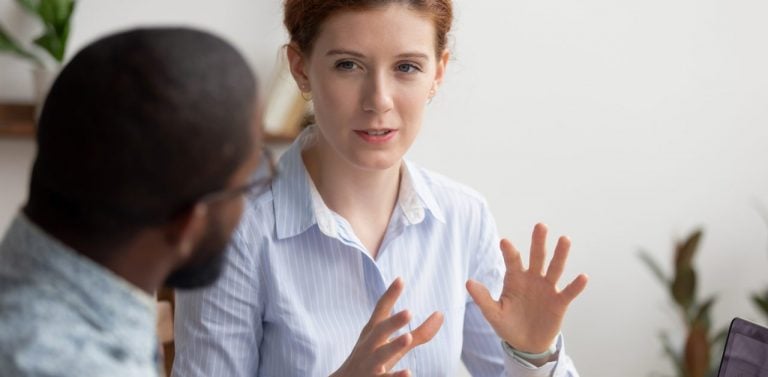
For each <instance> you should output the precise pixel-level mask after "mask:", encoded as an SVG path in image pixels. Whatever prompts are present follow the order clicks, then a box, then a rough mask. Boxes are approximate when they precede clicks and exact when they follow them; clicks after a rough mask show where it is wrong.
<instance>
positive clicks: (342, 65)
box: [336, 60, 357, 71]
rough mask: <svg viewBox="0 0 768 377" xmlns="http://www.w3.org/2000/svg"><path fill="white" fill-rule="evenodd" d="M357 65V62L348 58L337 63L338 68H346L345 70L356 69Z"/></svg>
mask: <svg viewBox="0 0 768 377" xmlns="http://www.w3.org/2000/svg"><path fill="white" fill-rule="evenodd" d="M356 66H357V64H355V63H354V62H351V61H348V60H347V61H341V62H338V63H336V68H338V69H341V70H344V71H351V70H353V69H355V67H356Z"/></svg>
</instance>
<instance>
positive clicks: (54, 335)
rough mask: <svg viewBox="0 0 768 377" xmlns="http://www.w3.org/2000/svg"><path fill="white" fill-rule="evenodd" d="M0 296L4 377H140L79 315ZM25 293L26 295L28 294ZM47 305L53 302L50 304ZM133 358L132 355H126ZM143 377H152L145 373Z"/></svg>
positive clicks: (41, 301) (56, 305) (38, 300)
mask: <svg viewBox="0 0 768 377" xmlns="http://www.w3.org/2000/svg"><path fill="white" fill-rule="evenodd" d="M16 287H17V288H16V290H17V291H19V292H20V293H24V294H23V295H14V294H9V290H7V289H5V288H3V289H2V290H0V323H2V324H3V326H0V370H1V371H3V374H2V375H3V376H24V377H32V376H35V377H38V376H39V377H43V376H59V377H69V376H72V377H74V376H78V377H82V376H107V375H109V376H113V375H114V376H118V375H119V376H134V375H135V376H139V375H142V374H138V373H129V374H124V373H123V372H122V371H125V370H133V369H136V367H137V366H138V365H133V366H131V365H130V364H132V363H131V362H130V360H127V359H123V358H121V355H120V352H121V350H120V348H121V347H119V346H118V345H116V344H115V347H111V346H110V344H112V343H114V342H111V341H110V340H109V339H108V337H105V336H104V334H103V333H102V332H101V331H99V329H97V328H96V327H95V326H94V325H93V324H91V323H89V322H88V321H87V320H86V319H85V318H83V317H82V316H79V315H78V313H77V311H76V310H74V309H73V308H70V307H68V306H67V305H65V304H62V303H60V302H57V301H56V300H55V299H52V298H51V297H46V296H45V295H46V293H45V291H44V290H42V291H39V292H41V293H42V295H43V296H39V297H25V296H26V293H29V292H31V290H24V289H19V288H18V285H17V286H16ZM22 291H23V292H22ZM46 302H48V303H47V304H46ZM126 356H127V355H126ZM143 375H146V373H144V374H143Z"/></svg>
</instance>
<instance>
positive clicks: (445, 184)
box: [407, 161, 487, 207]
mask: <svg viewBox="0 0 768 377" xmlns="http://www.w3.org/2000/svg"><path fill="white" fill-rule="evenodd" d="M407 166H408V171H409V172H410V174H411V175H412V179H413V180H414V184H415V185H417V186H421V187H420V188H419V187H417V190H419V189H423V190H428V191H429V192H430V193H431V194H432V195H433V196H434V198H435V200H436V201H437V202H438V204H439V205H440V206H441V207H446V206H448V207H451V206H455V205H458V204H461V203H464V204H465V205H470V206H472V207H477V206H479V207H485V206H487V202H486V200H485V197H484V196H483V195H482V194H480V192H478V191H477V190H475V189H474V188H472V187H470V186H469V185H466V184H464V183H460V182H458V181H456V180H454V179H452V178H449V177H447V176H445V175H443V174H441V173H438V172H435V171H432V170H429V169H427V168H424V167H422V166H419V165H417V164H415V163H413V162H410V161H408V162H407Z"/></svg>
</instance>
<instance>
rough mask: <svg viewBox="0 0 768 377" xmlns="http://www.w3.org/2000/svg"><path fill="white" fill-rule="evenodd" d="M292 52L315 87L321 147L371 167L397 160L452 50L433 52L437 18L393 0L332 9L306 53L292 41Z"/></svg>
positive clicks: (306, 82)
mask: <svg viewBox="0 0 768 377" xmlns="http://www.w3.org/2000/svg"><path fill="white" fill-rule="evenodd" d="M288 55H289V60H290V62H291V70H292V72H293V74H294V77H295V78H296V80H297V82H298V84H299V86H300V87H303V91H305V92H307V91H311V93H312V100H313V102H314V110H315V119H316V121H317V125H318V128H319V129H320V133H321V135H322V136H321V138H320V139H321V140H320V145H319V150H320V153H335V154H336V157H340V158H341V160H344V161H346V162H348V163H351V164H352V165H354V166H356V167H358V168H362V169H368V170H378V169H386V168H390V167H393V166H395V165H396V164H397V163H399V162H400V160H401V158H402V157H403V155H404V154H405V152H406V151H407V150H408V148H409V147H410V146H411V144H412V143H413V141H414V139H415V138H416V135H417V134H418V131H419V129H420V127H421V121H422V117H423V113H424V108H425V106H426V104H427V101H428V100H429V98H431V96H433V95H434V93H435V91H436V90H437V87H438V85H439V84H440V83H441V81H442V78H443V75H444V72H445V66H446V63H447V61H448V52H444V53H443V54H442V55H441V56H439V57H436V56H435V27H434V24H433V22H432V20H431V19H429V18H428V17H426V16H425V15H423V14H422V13H419V12H416V11H413V10H410V9H408V8H407V7H405V6H402V5H396V4H395V5H389V6H384V7H381V8H375V9H372V10H364V11H348V12H342V13H339V14H335V15H333V16H331V17H329V18H328V19H327V20H326V21H325V22H324V23H323V25H322V26H321V28H320V34H319V35H318V37H317V39H316V40H315V44H314V47H313V49H312V52H311V54H310V55H309V56H308V57H307V56H303V57H302V56H301V55H300V54H299V53H297V51H296V49H295V48H292V47H291V48H289V52H288Z"/></svg>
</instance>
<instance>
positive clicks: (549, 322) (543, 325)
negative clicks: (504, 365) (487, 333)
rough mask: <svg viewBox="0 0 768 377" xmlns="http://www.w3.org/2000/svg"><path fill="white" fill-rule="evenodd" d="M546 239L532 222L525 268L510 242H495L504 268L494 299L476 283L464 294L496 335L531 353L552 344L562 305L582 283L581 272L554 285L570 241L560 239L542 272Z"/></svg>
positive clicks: (539, 226)
mask: <svg viewBox="0 0 768 377" xmlns="http://www.w3.org/2000/svg"><path fill="white" fill-rule="evenodd" d="M546 239H547V227H546V226H545V225H544V224H536V226H535V227H534V229H533V237H532V242H531V253H530V258H529V266H528V269H526V268H525V267H524V266H523V262H522V259H521V258H520V252H519V251H517V249H516V248H515V247H514V246H513V245H512V243H511V242H509V240H506V239H503V240H502V241H501V253H502V255H503V256H504V264H505V265H506V268H507V271H506V273H505V275H504V286H503V288H502V292H501V296H500V297H499V300H498V301H497V300H494V299H493V298H492V297H491V295H490V293H489V292H488V289H487V288H486V287H485V286H484V285H482V284H481V283H479V282H477V281H474V280H469V281H467V290H468V291H469V294H470V295H471V296H472V299H473V300H474V301H475V303H476V304H477V306H478V307H479V308H480V310H481V311H482V313H483V316H484V317H485V319H486V320H487V321H488V323H490V324H491V326H492V327H493V329H494V330H495V331H496V334H497V335H498V336H499V337H500V338H501V339H503V340H504V341H506V342H507V343H508V344H509V345H510V346H512V347H513V348H514V349H516V350H519V351H523V352H527V353H533V354H537V353H543V352H546V351H547V350H548V349H549V347H550V346H551V345H552V344H553V342H554V341H555V338H556V337H557V334H558V333H559V332H560V327H561V325H562V322H563V317H564V316H565V312H566V310H567V309H568V305H569V304H570V303H571V301H573V299H575V298H576V296H578V295H579V294H580V293H581V292H582V291H583V290H584V288H585V287H586V286H587V276H586V275H584V274H581V275H579V276H577V277H576V278H575V279H574V280H573V281H572V282H571V283H570V284H568V285H567V286H566V287H565V288H564V289H563V290H559V289H558V288H557V282H558V280H560V277H561V275H562V274H563V269H564V267H565V261H566V260H567V259H568V251H569V249H570V247H571V241H570V239H568V238H567V237H560V239H559V240H558V242H557V246H555V254H554V256H553V257H552V260H551V261H550V262H549V266H548V267H547V269H546V272H545V270H544V265H545V262H546V257H547V250H546Z"/></svg>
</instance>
